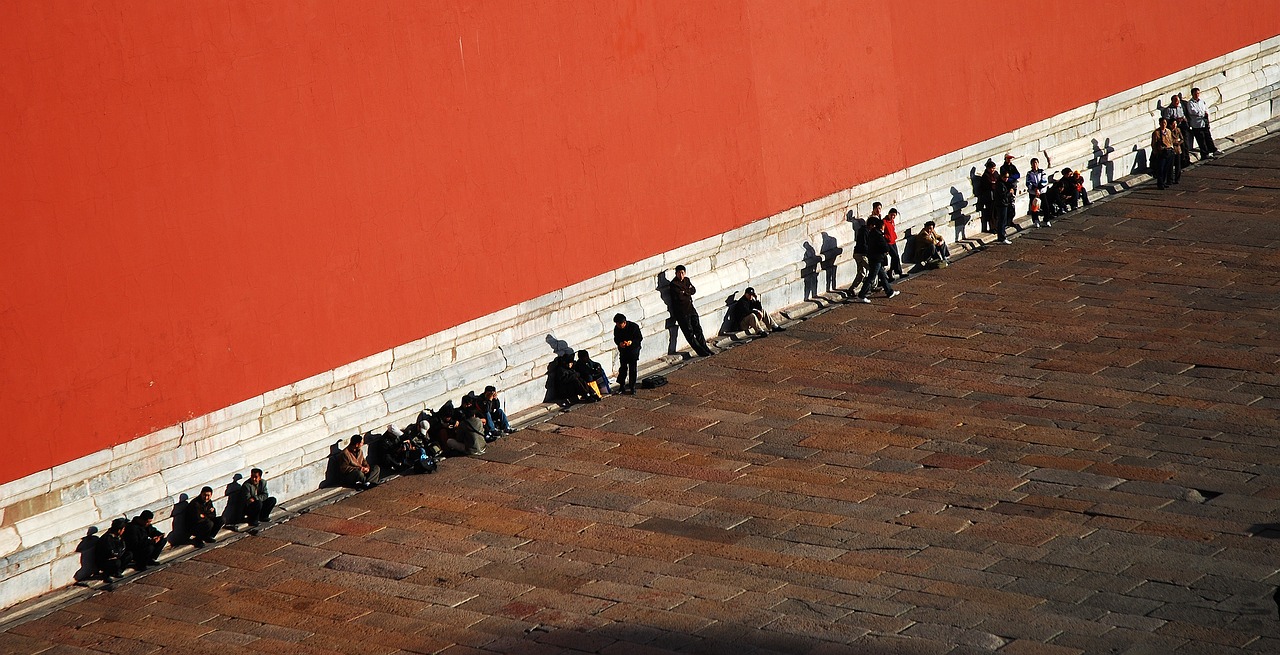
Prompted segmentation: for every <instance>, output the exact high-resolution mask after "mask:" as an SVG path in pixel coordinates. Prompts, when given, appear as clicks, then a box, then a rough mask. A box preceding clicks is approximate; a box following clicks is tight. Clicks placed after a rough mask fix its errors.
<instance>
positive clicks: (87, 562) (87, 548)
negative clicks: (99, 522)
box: [72, 525, 100, 582]
mask: <svg viewBox="0 0 1280 655" xmlns="http://www.w3.org/2000/svg"><path fill="white" fill-rule="evenodd" d="M99 538H100V537H98V526H96V525H91V526H89V529H88V530H87V531H86V532H85V535H84V538H83V539H81V540H80V543H79V544H77V545H76V552H77V553H80V568H79V569H76V572H75V573H74V574H73V575H72V579H74V580H75V581H76V582H84V581H85V580H89V579H92V578H94V577H97V574H98V564H97V562H96V561H94V556H93V550H94V548H96V547H97V545H98V539H99Z"/></svg>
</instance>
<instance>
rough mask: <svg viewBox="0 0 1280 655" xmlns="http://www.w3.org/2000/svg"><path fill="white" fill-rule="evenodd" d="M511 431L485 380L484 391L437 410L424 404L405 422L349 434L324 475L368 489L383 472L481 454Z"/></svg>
mask: <svg viewBox="0 0 1280 655" xmlns="http://www.w3.org/2000/svg"><path fill="white" fill-rule="evenodd" d="M513 432H515V430H513V429H512V428H511V423H510V421H508V420H507V413H506V412H505V411H504V410H503V409H502V400H501V399H500V398H499V397H498V390H497V388H495V387H492V386H489V387H485V390H484V393H482V394H476V393H468V394H466V395H465V396H463V397H462V400H461V401H460V402H459V404H458V405H457V406H455V405H454V404H453V401H452V400H450V401H448V402H446V403H445V404H444V405H443V406H442V407H441V408H440V409H438V410H435V411H432V410H424V411H422V412H420V413H419V414H418V417H417V419H415V420H414V422H413V423H410V424H409V425H406V426H404V427H403V428H400V427H397V426H394V425H392V426H389V427H388V428H387V429H386V430H385V431H383V432H381V433H378V432H367V433H365V434H355V435H352V437H351V439H350V441H348V443H347V446H346V447H345V448H343V449H341V450H335V452H334V453H333V454H332V455H331V456H330V461H329V464H330V468H329V475H328V478H329V480H330V481H331V482H332V483H335V484H338V485H341V486H345V487H351V488H354V489H369V488H372V487H376V486H377V485H378V484H379V482H380V481H381V479H382V478H383V476H384V475H390V474H395V475H407V474H413V473H434V472H435V471H436V469H437V468H438V466H439V462H440V461H441V460H444V459H446V458H448V457H451V456H455V457H456V456H463V455H471V456H474V455H483V454H484V453H485V446H486V444H489V443H492V442H494V441H495V440H497V439H498V438H500V437H502V436H503V435H507V434H511V433H513ZM335 448H336V447H335ZM366 449H367V453H368V454H367V455H366Z"/></svg>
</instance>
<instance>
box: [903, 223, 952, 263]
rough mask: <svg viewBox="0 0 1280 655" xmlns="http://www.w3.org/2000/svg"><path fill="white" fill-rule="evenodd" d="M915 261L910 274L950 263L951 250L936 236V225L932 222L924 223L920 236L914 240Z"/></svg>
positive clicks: (940, 236) (940, 237) (944, 241)
mask: <svg viewBox="0 0 1280 655" xmlns="http://www.w3.org/2000/svg"><path fill="white" fill-rule="evenodd" d="M915 259H916V265H915V266H913V267H911V271H910V272H911V273H913V274H914V273H917V272H919V271H921V270H924V269H926V268H937V267H938V266H939V265H940V264H939V262H948V263H950V261H951V250H950V249H948V248H947V242H946V240H944V239H943V238H942V235H941V234H938V229H937V224H935V223H934V222H933V221H926V222H925V224H924V227H922V228H920V234H917V235H916V239H915Z"/></svg>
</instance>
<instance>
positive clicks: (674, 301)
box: [671, 264, 711, 357]
mask: <svg viewBox="0 0 1280 655" xmlns="http://www.w3.org/2000/svg"><path fill="white" fill-rule="evenodd" d="M697 292H698V290H697V289H696V288H695V287H694V286H693V281H692V280H690V279H689V277H688V275H686V274H685V270H684V265H683V264H682V265H680V266H677V267H676V279H674V280H672V281H671V315H672V316H673V317H674V318H675V319H676V323H677V324H679V325H680V331H681V332H682V333H684V339H685V341H688V342H689V345H690V346H691V347H693V351H694V352H695V353H698V356H699V357H709V356H711V349H710V348H708V347H707V339H706V337H704V336H702V321H701V320H700V319H699V318H698V310H697V308H695V307H694V306H693V294H695V293H697Z"/></svg>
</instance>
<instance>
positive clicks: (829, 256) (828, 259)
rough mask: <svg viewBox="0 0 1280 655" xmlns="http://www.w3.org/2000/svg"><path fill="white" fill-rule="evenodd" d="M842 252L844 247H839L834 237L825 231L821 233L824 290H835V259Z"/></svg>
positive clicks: (837, 258)
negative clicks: (824, 279)
mask: <svg viewBox="0 0 1280 655" xmlns="http://www.w3.org/2000/svg"><path fill="white" fill-rule="evenodd" d="M843 252H844V248H841V247H840V244H839V243H837V242H836V238H835V237H833V236H831V235H830V234H827V233H826V232H823V233H822V272H823V276H824V277H825V278H826V285H825V286H824V288H823V290H824V291H835V290H836V261H837V260H839V258H840V255H841V253H843ZM815 286H816V285H815Z"/></svg>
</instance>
